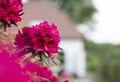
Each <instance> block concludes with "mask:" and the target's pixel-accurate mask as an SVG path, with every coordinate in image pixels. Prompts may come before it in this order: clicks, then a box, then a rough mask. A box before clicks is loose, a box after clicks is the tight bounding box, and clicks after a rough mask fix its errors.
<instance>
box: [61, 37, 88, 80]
mask: <svg viewBox="0 0 120 82" xmlns="http://www.w3.org/2000/svg"><path fill="white" fill-rule="evenodd" d="M60 47H61V48H63V50H64V53H65V64H64V67H65V68H64V69H65V70H66V71H68V72H70V73H71V74H76V75H77V76H78V77H80V78H81V77H85V76H86V55H85V50H84V42H83V41H82V40H80V39H62V40H61V43H60Z"/></svg>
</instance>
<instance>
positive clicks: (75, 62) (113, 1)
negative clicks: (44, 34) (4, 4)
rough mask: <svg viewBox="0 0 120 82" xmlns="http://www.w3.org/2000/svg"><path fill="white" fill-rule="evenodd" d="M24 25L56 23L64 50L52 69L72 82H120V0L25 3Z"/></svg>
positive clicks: (34, 1) (65, 0) (31, 1)
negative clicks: (43, 22)
mask: <svg viewBox="0 0 120 82" xmlns="http://www.w3.org/2000/svg"><path fill="white" fill-rule="evenodd" d="M23 2H24V13H25V14H24V15H23V17H22V18H23V21H22V22H21V23H20V25H21V26H25V25H29V26H31V25H34V24H38V23H39V22H42V21H45V20H46V21H49V22H50V23H55V25H56V26H57V27H58V29H59V30H60V34H61V43H60V47H61V48H63V50H60V51H59V55H58V59H59V60H60V61H61V63H62V64H61V65H60V66H53V67H51V69H52V70H53V71H54V72H55V73H56V74H57V75H58V76H59V77H60V78H61V82H62V79H69V80H70V82H120V63H119V61H120V23H119V22H120V9H119V8H120V5H119V3H120V1H119V0H23Z"/></svg>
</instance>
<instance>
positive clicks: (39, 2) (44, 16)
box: [22, 0, 83, 38]
mask: <svg viewBox="0 0 120 82" xmlns="http://www.w3.org/2000/svg"><path fill="white" fill-rule="evenodd" d="M24 13H25V14H24V15H23V17H22V18H23V20H22V23H24V24H28V22H30V21H31V20H46V21H48V22H50V23H55V25H56V26H57V27H58V29H59V31H60V34H61V37H62V38H81V37H82V36H83V35H82V34H81V33H79V32H77V31H76V24H75V23H74V22H73V21H72V20H71V19H70V18H69V16H68V15H66V13H64V12H63V11H62V10H60V9H59V8H58V7H57V6H55V4H54V3H53V2H52V1H51V0H30V1H29V2H28V3H26V4H24Z"/></svg>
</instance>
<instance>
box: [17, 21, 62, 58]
mask: <svg viewBox="0 0 120 82" xmlns="http://www.w3.org/2000/svg"><path fill="white" fill-rule="evenodd" d="M22 31H23V34H22V33H20V32H19V33H18V34H17V36H16V38H15V45H16V46H17V48H18V49H21V48H25V47H26V46H29V47H30V48H29V50H28V49H27V50H28V51H31V52H33V51H38V50H40V52H46V53H47V54H48V57H51V58H52V57H53V55H52V53H57V52H58V44H59V42H60V34H59V31H58V30H57V27H56V26H55V25H54V24H52V25H49V24H48V22H46V21H45V22H43V23H40V24H39V25H36V26H32V27H24V28H23V29H22Z"/></svg>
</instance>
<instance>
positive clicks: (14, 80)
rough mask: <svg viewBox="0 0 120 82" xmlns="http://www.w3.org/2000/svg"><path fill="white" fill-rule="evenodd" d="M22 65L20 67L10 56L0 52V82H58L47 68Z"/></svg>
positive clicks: (28, 63) (27, 64) (26, 63)
mask: <svg viewBox="0 0 120 82" xmlns="http://www.w3.org/2000/svg"><path fill="white" fill-rule="evenodd" d="M24 63H25V64H24V65H23V64H22V65H23V66H21V65H20V64H19V63H18V62H17V61H16V59H15V58H14V57H10V54H8V53H6V52H0V82H59V80H58V79H57V78H56V77H55V76H54V75H53V73H52V71H51V70H50V69H49V68H48V67H45V66H41V65H39V64H37V63H32V62H24Z"/></svg>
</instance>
